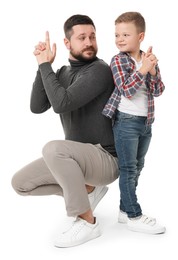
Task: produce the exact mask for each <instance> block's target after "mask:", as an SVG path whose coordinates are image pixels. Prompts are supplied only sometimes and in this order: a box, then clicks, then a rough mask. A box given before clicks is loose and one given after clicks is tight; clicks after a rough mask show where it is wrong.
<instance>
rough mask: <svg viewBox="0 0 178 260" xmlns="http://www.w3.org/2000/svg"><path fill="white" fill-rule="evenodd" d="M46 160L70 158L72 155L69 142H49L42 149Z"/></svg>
mask: <svg viewBox="0 0 178 260" xmlns="http://www.w3.org/2000/svg"><path fill="white" fill-rule="evenodd" d="M42 154H43V157H44V159H47V158H54V157H58V158H68V156H69V154H70V148H69V146H68V141H66V140H58V141H50V142H48V143H47V144H46V145H45V146H44V147H43V149H42Z"/></svg>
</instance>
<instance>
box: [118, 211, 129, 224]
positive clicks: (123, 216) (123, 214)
mask: <svg viewBox="0 0 178 260" xmlns="http://www.w3.org/2000/svg"><path fill="white" fill-rule="evenodd" d="M127 221H128V217H127V213H126V212H123V211H122V210H119V215H118V222H119V223H122V224H126V223H127Z"/></svg>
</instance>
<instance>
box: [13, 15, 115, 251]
mask: <svg viewBox="0 0 178 260" xmlns="http://www.w3.org/2000/svg"><path fill="white" fill-rule="evenodd" d="M64 32H65V39H64V43H65V46H66V47H67V49H68V50H69V62H70V65H69V66H63V67H62V68H61V69H59V70H57V72H56V73H54V72H53V69H52V67H51V64H52V62H53V61H54V59H55V55H56V45H55V44H53V46H52V50H51V47H50V39H49V33H48V32H46V40H45V42H39V43H38V45H37V46H36V47H35V51H34V55H35V56H36V59H37V62H38V65H39V70H38V72H37V75H36V78H35V81H34V84H33V89H32V94H31V111H32V112H33V113H43V112H45V111H46V110H48V109H49V108H50V107H52V108H53V110H54V111H55V112H56V113H58V114H59V115H60V118H61V122H62V125H63V129H64V133H65V140H60V141H51V142H49V143H47V144H46V145H45V147H44V148H43V158H40V159H38V160H36V161H34V162H32V163H31V164H29V165H27V166H26V167H24V168H22V169H21V170H20V171H19V172H17V173H16V174H15V175H14V177H13V179H12V186H13V187H14V189H15V190H16V192H17V193H19V194H20V195H50V194H58V195H61V196H63V197H64V200H65V204H66V211H67V215H68V216H73V217H76V220H75V221H74V223H73V225H72V227H71V228H70V229H68V231H67V232H64V233H62V234H61V235H60V236H59V237H58V238H57V240H56V242H55V245H56V246H57V247H70V246H76V245H79V244H81V243H84V242H87V241H88V240H91V239H94V238H96V237H98V236H100V235H101V232H100V229H99V225H98V221H97V220H96V218H95V217H94V216H93V210H94V209H95V207H96V205H97V204H98V202H99V201H100V200H101V198H102V197H103V196H104V195H105V193H106V192H107V189H108V188H107V187H106V185H107V184H109V183H112V182H113V181H114V180H115V179H116V178H117V177H118V167H117V158H116V152H115V148H114V140H113V133H112V125H111V120H110V119H107V118H106V117H104V116H103V115H102V114H101V112H102V110H103V108H104V105H105V103H106V102H107V100H108V98H109V96H110V94H111V92H112V90H113V88H114V83H113V79H112V75H111V71H110V68H109V66H108V65H107V64H106V63H105V62H104V61H102V60H100V59H98V58H97V57H96V54H97V42H96V31H95V25H94V23H93V21H92V20H91V19H90V18H89V17H88V16H85V15H74V16H72V17H70V18H69V19H68V20H67V21H66V22H65V24H64Z"/></svg>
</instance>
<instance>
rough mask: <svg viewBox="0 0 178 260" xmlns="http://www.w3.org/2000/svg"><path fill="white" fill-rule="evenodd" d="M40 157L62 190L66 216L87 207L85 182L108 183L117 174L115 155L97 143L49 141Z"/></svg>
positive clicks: (76, 213) (88, 206) (84, 211)
mask: <svg viewBox="0 0 178 260" xmlns="http://www.w3.org/2000/svg"><path fill="white" fill-rule="evenodd" d="M43 157H44V161H45V163H46V165H47V166H48V168H49V170H50V172H51V173H52V175H53V177H54V178H55V180H56V181H57V183H59V184H60V186H61V188H62V190H63V196H64V199H65V203H66V210H67V214H68V216H74V217H75V216H79V215H81V214H83V213H86V212H87V211H89V210H90V203H89V199H88V194H87V190H86V186H85V184H87V185H90V186H99V185H107V184H109V183H112V182H113V181H114V180H115V179H116V178H117V177H118V168H117V161H116V159H115V158H114V157H113V156H111V155H110V154H109V153H108V152H106V151H105V150H104V149H103V148H102V147H101V146H100V145H92V144H85V143H79V142H73V141H68V140H65V141H51V142H49V143H47V144H46V145H45V147H44V148H43Z"/></svg>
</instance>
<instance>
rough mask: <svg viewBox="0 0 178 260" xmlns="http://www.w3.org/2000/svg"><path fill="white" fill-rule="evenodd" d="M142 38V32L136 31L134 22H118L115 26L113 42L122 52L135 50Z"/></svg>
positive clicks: (137, 49) (138, 48) (138, 47)
mask: <svg viewBox="0 0 178 260" xmlns="http://www.w3.org/2000/svg"><path fill="white" fill-rule="evenodd" d="M143 39H144V33H143V32H142V33H138V31H137V28H136V26H135V24H134V23H132V22H128V23H118V24H116V26H115V43H116V46H117V48H118V49H119V50H120V51H122V52H131V53H132V52H137V51H139V50H140V43H141V42H142V41H143Z"/></svg>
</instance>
